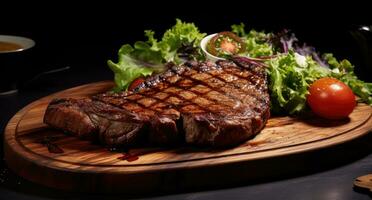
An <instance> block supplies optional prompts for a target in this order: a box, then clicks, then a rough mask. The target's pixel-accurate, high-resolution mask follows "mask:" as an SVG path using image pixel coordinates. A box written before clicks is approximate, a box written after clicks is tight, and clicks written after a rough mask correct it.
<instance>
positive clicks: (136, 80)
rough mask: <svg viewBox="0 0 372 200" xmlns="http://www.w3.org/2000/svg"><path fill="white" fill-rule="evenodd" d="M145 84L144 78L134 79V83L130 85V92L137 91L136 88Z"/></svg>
mask: <svg viewBox="0 0 372 200" xmlns="http://www.w3.org/2000/svg"><path fill="white" fill-rule="evenodd" d="M143 82H145V79H144V78H141V77H140V78H137V79H134V81H133V82H132V83H131V84H130V85H129V87H128V90H129V91H132V90H134V89H136V87H137V86H139V85H140V84H142V83H143Z"/></svg>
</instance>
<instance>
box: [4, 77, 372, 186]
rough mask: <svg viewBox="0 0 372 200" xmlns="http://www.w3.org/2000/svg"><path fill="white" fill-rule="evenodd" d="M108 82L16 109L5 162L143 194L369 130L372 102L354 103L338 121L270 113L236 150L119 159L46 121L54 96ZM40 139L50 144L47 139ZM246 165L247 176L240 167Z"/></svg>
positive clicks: (227, 174) (60, 180)
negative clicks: (258, 132)
mask: <svg viewBox="0 0 372 200" xmlns="http://www.w3.org/2000/svg"><path fill="white" fill-rule="evenodd" d="M112 86H113V83H112V82H107V81H106V82H98V83H92V84H87V85H83V86H79V87H75V88H72V89H68V90H65V91H62V92H59V93H56V94H52V95H50V96H47V97H44V98H42V99H40V100H37V101H35V102H33V103H31V104H29V105H28V106H26V107H25V108H23V109H22V110H20V111H19V112H18V113H17V114H16V115H15V116H14V117H13V118H12V119H11V120H10V122H9V123H8V125H7V127H6V130H5V140H4V148H5V159H6V162H7V163H8V165H9V167H10V168H11V169H12V170H14V171H15V172H16V173H18V174H19V175H21V176H23V177H25V178H26V179H29V180H31V181H34V182H38V183H41V184H43V185H47V186H50V187H55V188H60V189H67V190H78V191H91V192H92V191H93V192H144V191H147V190H157V189H165V188H169V187H174V188H176V187H181V186H188V185H195V186H201V185H203V184H207V183H208V181H209V182H210V181H211V179H210V178H211V177H215V178H214V179H213V180H214V181H215V180H216V179H218V178H231V177H234V176H235V177H240V178H244V177H246V176H247V175H248V174H249V173H251V174H254V173H255V171H254V170H255V168H254V167H255V165H254V162H255V161H258V160H265V159H269V158H278V157H281V156H286V155H289V154H299V153H304V152H307V151H311V150H316V149H320V148H325V147H329V146H333V145H337V144H340V143H344V142H347V141H349V140H352V139H354V138H357V137H360V136H362V135H364V134H366V133H368V132H369V131H370V130H371V128H372V119H371V114H372V109H371V107H369V106H367V105H364V104H359V105H358V106H357V107H356V109H355V110H354V112H353V113H352V114H351V115H350V118H349V119H346V120H341V121H327V120H324V119H320V118H317V117H308V118H304V119H295V118H290V117H275V118H271V119H269V121H268V123H267V125H266V127H265V129H264V130H262V132H261V133H260V134H259V135H257V136H256V137H255V138H253V139H251V140H249V141H247V142H246V143H244V144H242V145H240V146H237V147H235V148H230V149H223V150H221V149H208V148H204V149H201V148H196V147H190V146H181V147H173V148H170V147H168V148H161V147H142V148H139V147H138V148H133V149H130V150H129V152H130V154H132V155H133V154H135V155H139V157H138V159H131V160H129V161H128V160H124V159H119V158H123V154H122V153H120V152H112V151H109V150H108V149H106V148H105V147H103V146H100V145H98V144H93V143H91V142H89V141H83V140H79V139H77V138H75V137H72V136H69V135H67V134H64V133H63V132H62V131H58V130H54V129H52V128H49V127H47V126H46V125H45V124H43V122H42V119H43V115H44V112H45V109H46V107H47V105H48V103H49V102H50V101H51V99H53V98H56V97H74V98H75V97H76V98H79V97H85V96H90V95H93V94H97V93H100V92H104V91H107V90H109V89H110V88H112ZM45 138H48V140H51V141H52V144H46V143H45ZM48 148H49V149H50V148H54V151H55V150H56V148H57V151H56V152H57V153H51V152H50V150H48ZM52 150H53V149H52ZM58 151H61V152H59V153H58ZM62 151H63V152H62ZM130 161H131V162H130ZM248 168H249V170H250V171H249V173H247V171H245V170H247V169H248ZM270 168H272V169H275V167H274V166H270Z"/></svg>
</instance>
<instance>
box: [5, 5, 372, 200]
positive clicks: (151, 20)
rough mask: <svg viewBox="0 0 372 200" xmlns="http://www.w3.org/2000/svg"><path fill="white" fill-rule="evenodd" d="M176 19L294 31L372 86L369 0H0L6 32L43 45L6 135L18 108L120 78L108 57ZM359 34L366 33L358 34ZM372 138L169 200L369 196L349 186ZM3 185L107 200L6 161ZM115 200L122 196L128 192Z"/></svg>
mask: <svg viewBox="0 0 372 200" xmlns="http://www.w3.org/2000/svg"><path fill="white" fill-rule="evenodd" d="M175 18H180V19H182V20H183V21H187V22H194V23H195V24H196V25H197V26H198V27H199V28H200V30H201V31H202V32H207V33H213V32H219V31H223V30H228V29H229V28H230V25H231V24H234V23H240V22H244V23H245V24H246V26H247V28H255V29H257V30H267V31H280V30H282V29H283V28H287V29H291V30H293V31H294V32H295V33H296V35H297V36H298V38H299V39H300V40H301V41H305V42H307V43H308V44H311V45H314V46H316V47H317V49H318V50H319V51H322V52H333V53H334V54H335V55H336V57H338V58H348V59H350V60H351V61H352V63H354V64H355V65H356V73H357V74H358V76H359V77H360V78H361V79H363V80H366V81H372V76H371V75H370V74H371V72H372V65H371V63H372V62H371V58H372V54H371V52H372V51H371V38H372V37H371V33H370V32H365V31H358V29H359V28H360V27H361V26H362V25H366V26H369V25H372V12H371V10H370V6H369V5H367V3H361V2H358V1H353V2H349V3H326V2H319V1H292V2H275V3H273V2H268V1H265V2H250V1H241V2H239V1H220V2H217V1H208V2H204V1H172V2H165V1H164V2H162V1H156V2H146V1H104V2H101V3H97V2H92V1H80V2H68V1H53V2H47V1H44V2H28V1H25V2H22V1H12V2H2V4H1V7H0V34H11V35H20V36H26V37H30V38H32V39H34V40H35V41H36V43H37V44H36V46H35V49H34V50H33V59H32V61H30V63H29V65H28V66H27V67H26V66H25V67H23V68H20V69H17V75H16V76H17V77H15V78H17V79H19V80H20V86H21V87H22V88H21V90H20V91H19V93H18V94H15V95H13V96H8V97H0V110H1V118H0V119H1V120H0V129H1V130H3V129H4V127H5V125H6V123H7V121H8V120H9V119H10V118H11V117H12V116H13V115H14V114H15V113H16V112H17V111H18V110H19V109H21V108H22V107H24V106H25V105H27V104H28V103H30V102H32V101H34V100H37V99H38V98H41V97H43V96H46V95H49V94H51V93H53V92H57V91H59V90H62V89H66V88H69V87H73V86H77V85H81V84H84V83H90V82H95V81H99V80H107V79H112V78H113V77H112V73H111V71H110V70H109V68H108V67H107V66H106V61H107V60H108V59H114V60H115V59H116V52H117V50H118V49H119V47H120V46H121V45H122V44H124V43H133V42H135V41H137V40H143V39H145V38H144V36H143V30H145V29H152V30H154V31H156V33H158V37H160V35H161V34H162V33H163V32H164V31H165V30H166V29H168V28H169V27H171V26H172V25H173V24H174V23H175ZM352 33H353V34H354V36H353V34H352ZM355 34H357V35H359V36H358V37H357V38H356V37H355ZM358 41H361V43H362V45H360V44H358ZM64 66H70V67H71V68H70V69H69V70H68V71H65V72H61V73H56V74H49V75H46V76H41V77H40V78H39V79H37V80H35V81H33V82H29V80H31V79H33V77H35V76H36V75H37V74H39V73H40V72H43V71H48V70H51V69H56V68H60V67H64ZM6 70H7V69H6V67H4V66H1V63H0V72H1V73H0V78H3V77H6V76H9V74H8V73H6ZM369 135H370V134H369ZM370 142H372V140H371V136H366V137H364V138H361V139H359V140H358V141H355V142H352V143H350V144H346V145H344V146H341V147H337V148H333V149H330V150H323V151H320V152H314V153H313V154H310V155H307V156H308V157H301V156H297V157H295V158H292V161H294V162H292V163H291V164H287V165H286V166H285V167H289V168H290V169H291V170H293V171H291V170H287V171H288V174H282V175H278V177H266V179H264V180H259V181H258V182H243V183H242V184H240V185H238V187H231V186H226V189H224V187H222V189H218V188H212V189H210V190H209V191H207V192H196V193H194V192H195V191H188V192H189V193H184V194H180V195H173V196H169V197H168V199H177V198H183V199H192V198H195V199H211V198H212V199H218V198H220V199H227V198H240V199H246V198H247V197H253V198H255V199H275V198H276V197H278V198H280V199H306V198H308V199H332V198H333V199H351V198H354V199H367V198H368V195H365V194H359V193H356V192H355V191H353V189H352V186H351V185H352V181H353V179H354V178H355V177H356V176H359V175H363V174H366V173H371V163H372V156H371V155H370V153H371V146H372V145H368V144H371V143H370ZM1 144H2V142H1ZM0 149H1V151H2V147H1V145H0ZM1 154H2V152H1ZM288 160H291V159H288ZM288 160H286V159H284V162H288ZM296 163H297V164H296ZM278 167H283V166H282V165H281V166H279V165H273V166H269V168H270V169H273V170H275V169H276V168H278ZM294 169H297V170H294ZM282 171H285V170H282ZM211 181H216V180H211ZM0 186H1V187H0V199H28V198H31V197H32V198H33V199H58V198H76V199H80V198H84V197H85V198H90V199H102V198H105V197H107V196H105V195H100V196H96V195H92V194H90V195H85V194H69V193H65V192H61V191H54V190H51V189H48V188H45V187H42V186H38V185H35V184H32V183H29V182H27V181H25V180H23V179H22V178H20V177H18V176H16V175H14V174H13V173H11V171H9V170H8V169H7V168H6V166H5V164H4V163H3V162H0ZM336 186H337V187H336ZM296 188H298V189H296ZM330 189H332V190H330ZM202 190H203V189H202ZM332 192H333V193H332ZM176 193H177V192H176ZM334 194H337V195H339V196H336V197H335V196H332V195H334ZM156 195H159V194H156ZM327 195H331V196H327ZM146 196H152V195H151V194H147V195H146ZM110 197H111V198H113V199H121V196H110ZM124 197H125V196H124Z"/></svg>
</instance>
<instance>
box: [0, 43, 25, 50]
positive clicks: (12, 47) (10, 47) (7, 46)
mask: <svg viewBox="0 0 372 200" xmlns="http://www.w3.org/2000/svg"><path fill="white" fill-rule="evenodd" d="M22 48H23V46H21V45H19V44H17V43H13V42H5V41H0V52H4V51H6V52H9V51H17V50H21V49H22Z"/></svg>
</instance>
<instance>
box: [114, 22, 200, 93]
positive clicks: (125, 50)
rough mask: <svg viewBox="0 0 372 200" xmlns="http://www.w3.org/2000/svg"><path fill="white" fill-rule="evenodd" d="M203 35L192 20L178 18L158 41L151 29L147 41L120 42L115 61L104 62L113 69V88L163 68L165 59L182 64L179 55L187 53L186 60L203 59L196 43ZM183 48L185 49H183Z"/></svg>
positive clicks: (124, 87)
mask: <svg viewBox="0 0 372 200" xmlns="http://www.w3.org/2000/svg"><path fill="white" fill-rule="evenodd" d="M205 35H206V34H205V33H200V32H199V30H198V28H197V27H196V26H195V25H194V24H193V23H185V22H182V21H181V20H179V19H177V20H176V25H174V26H173V27H172V28H171V29H169V30H167V31H166V32H165V33H164V35H163V37H162V39H161V40H160V41H158V40H157V39H156V38H155V32H154V31H152V30H146V31H145V36H146V37H147V41H137V42H135V43H134V45H133V46H131V45H130V44H125V45H123V46H122V47H121V48H120V50H119V52H118V57H119V59H118V62H117V63H115V62H113V61H111V60H109V61H107V64H108V66H109V67H110V69H111V70H112V71H113V72H114V76H115V83H116V88H115V91H121V90H127V89H128V87H129V85H130V84H131V82H133V81H134V80H135V79H136V78H138V77H141V76H143V77H144V76H149V75H151V74H153V73H158V72H161V71H163V70H165V64H166V63H167V62H174V63H177V64H180V63H182V62H183V61H184V60H183V59H181V56H179V55H182V56H184V57H185V55H186V57H187V59H198V60H201V59H203V54H202V52H201V51H200V48H199V46H198V45H199V43H200V41H201V39H202V38H203V37H204V36H205ZM185 47H187V48H185ZM184 49H187V52H182V51H183V50H184ZM190 49H191V51H190Z"/></svg>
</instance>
